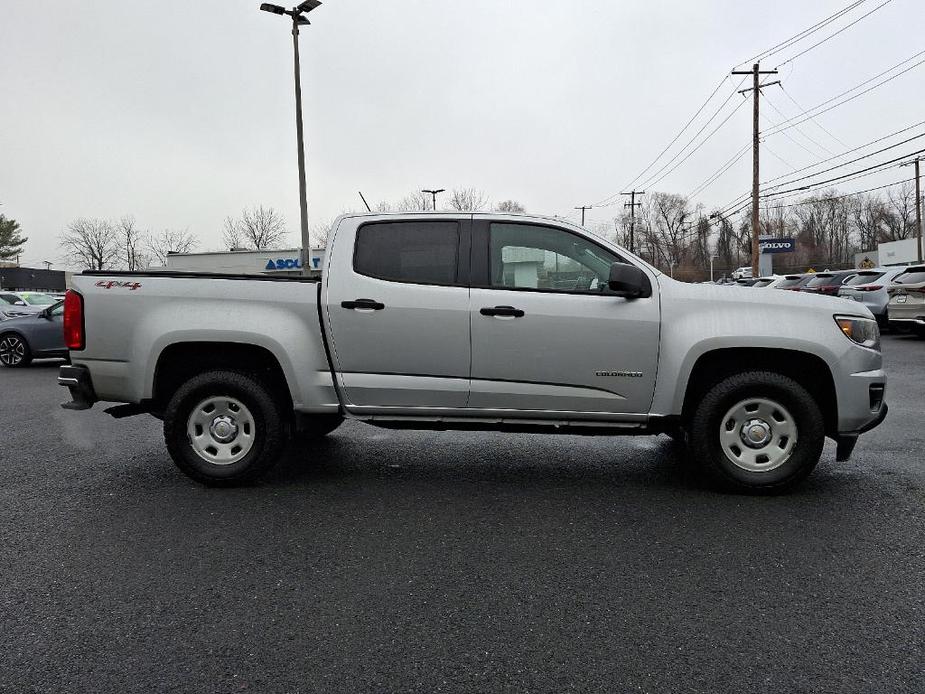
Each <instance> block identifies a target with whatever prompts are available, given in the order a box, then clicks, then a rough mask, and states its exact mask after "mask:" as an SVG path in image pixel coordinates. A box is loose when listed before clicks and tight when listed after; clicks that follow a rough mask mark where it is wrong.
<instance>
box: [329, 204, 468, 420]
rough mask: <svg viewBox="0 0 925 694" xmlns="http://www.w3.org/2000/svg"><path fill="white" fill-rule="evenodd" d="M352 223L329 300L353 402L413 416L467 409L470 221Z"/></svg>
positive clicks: (334, 259)
mask: <svg viewBox="0 0 925 694" xmlns="http://www.w3.org/2000/svg"><path fill="white" fill-rule="evenodd" d="M350 224H351V221H350V220H349V219H348V220H346V221H345V222H344V223H343V224H342V225H341V228H339V229H338V230H337V232H336V237H335V241H334V242H332V243H331V244H330V246H331V248H332V256H331V258H330V259H329V263H330V264H329V265H328V273H327V278H328V280H327V282H328V285H327V292H326V299H325V307H326V310H327V318H328V328H329V337H330V340H331V348H332V349H331V357H332V359H333V360H334V369H335V371H336V372H337V376H338V378H339V380H340V383H341V385H342V387H343V390H344V394H345V397H346V399H347V403H348V408H350V409H351V410H356V411H360V410H365V411H367V412H371V411H383V412H386V413H393V414H409V413H413V412H410V411H415V412H420V411H422V410H424V409H447V408H463V407H465V406H466V399H467V398H468V395H469V356H470V350H469V288H468V286H467V285H468V271H469V245H468V244H469V233H468V231H469V229H468V227H469V224H470V221H469V219H465V220H460V219H457V218H453V217H452V216H450V215H448V216H447V218H446V219H441V218H430V219H427V220H396V221H392V220H389V219H388V218H385V219H383V220H381V221H370V222H364V223H363V224H361V225H360V226H359V228H358V229H355V228H353V227H351V226H350ZM345 225H346V227H347V228H343V227H344V226H345ZM342 234H346V235H348V238H344V236H342ZM352 234H355V245H354V243H351V239H350V238H349V235H352ZM351 251H353V252H352V253H351Z"/></svg>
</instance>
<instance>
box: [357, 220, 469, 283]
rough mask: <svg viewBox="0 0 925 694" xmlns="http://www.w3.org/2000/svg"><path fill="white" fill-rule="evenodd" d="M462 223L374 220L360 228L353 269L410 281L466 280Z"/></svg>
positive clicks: (367, 274)
mask: <svg viewBox="0 0 925 694" xmlns="http://www.w3.org/2000/svg"><path fill="white" fill-rule="evenodd" d="M459 244H460V230H459V223H458V222H456V221H453V220H448V221H443V220H427V221H424V220H422V221H396V222H372V223H369V224H364V225H363V226H361V227H360V228H359V229H358V230H357V237H356V245H355V247H354V255H353V269H354V271H355V272H357V273H358V274H361V275H366V276H367V277H374V278H377V279H382V280H388V281H390V282H404V283H409V284H437V285H446V286H458V285H461V284H463V282H462V281H461V280H462V278H461V277H460V273H459Z"/></svg>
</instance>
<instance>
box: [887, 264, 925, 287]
mask: <svg viewBox="0 0 925 694" xmlns="http://www.w3.org/2000/svg"><path fill="white" fill-rule="evenodd" d="M893 281H894V282H895V283H896V284H919V283H921V282H925V267H915V268H912V269H911V270H906V271H905V272H903V273H901V274H899V275H896V277H895V278H894V279H893Z"/></svg>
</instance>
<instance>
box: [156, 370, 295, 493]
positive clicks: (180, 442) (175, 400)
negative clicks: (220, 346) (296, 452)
mask: <svg viewBox="0 0 925 694" xmlns="http://www.w3.org/2000/svg"><path fill="white" fill-rule="evenodd" d="M288 422H289V413H288V412H287V411H286V408H285V407H284V406H283V405H282V404H281V403H280V401H279V398H278V397H276V396H275V394H274V392H273V391H272V389H270V388H269V387H268V386H267V385H265V384H264V383H262V382H261V381H259V380H258V379H256V378H255V377H254V376H252V375H250V374H245V373H240V372H236V371H209V372H206V373H204V374H200V375H199V376H196V377H194V378H191V379H190V380H189V381H187V382H186V383H184V384H183V385H182V386H180V388H178V389H177V391H176V393H174V395H173V397H172V398H171V399H170V402H169V403H168V405H167V409H166V413H165V417H164V440H165V442H166V444H167V450H168V451H169V452H170V457H171V458H173V461H174V463H176V465H177V467H179V468H180V469H181V470H182V471H183V472H184V473H185V474H186V475H188V476H189V477H191V478H193V479H194V480H196V481H198V482H202V483H204V484H209V485H233V484H238V483H242V482H248V481H251V480H254V479H256V478H257V477H259V476H260V475H262V474H263V473H265V472H266V471H267V470H269V469H270V468H271V467H272V466H273V465H274V464H275V463H276V461H277V460H278V459H279V457H280V455H281V453H282V452H283V449H284V448H285V445H286V440H287V438H288V433H289V425H288Z"/></svg>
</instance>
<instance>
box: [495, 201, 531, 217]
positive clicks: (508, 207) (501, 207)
mask: <svg viewBox="0 0 925 694" xmlns="http://www.w3.org/2000/svg"><path fill="white" fill-rule="evenodd" d="M526 211H527V208H525V207H524V206H523V205H521V204H520V203H519V202H517V201H516V200H502V201H501V202H499V203H498V204H497V205H496V206H495V212H511V213H514V214H523V213H524V212H526Z"/></svg>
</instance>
